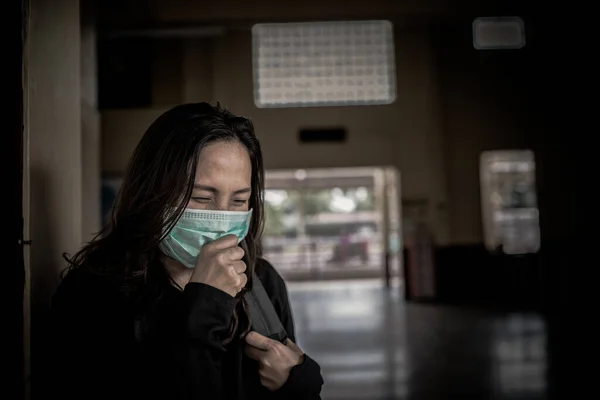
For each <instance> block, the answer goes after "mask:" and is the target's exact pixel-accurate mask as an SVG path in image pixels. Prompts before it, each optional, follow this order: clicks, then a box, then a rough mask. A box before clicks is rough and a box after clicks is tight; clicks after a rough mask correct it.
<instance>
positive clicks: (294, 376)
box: [256, 260, 323, 400]
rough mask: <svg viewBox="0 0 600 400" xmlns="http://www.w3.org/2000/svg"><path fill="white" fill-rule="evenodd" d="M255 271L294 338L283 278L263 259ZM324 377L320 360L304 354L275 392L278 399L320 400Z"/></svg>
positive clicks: (294, 340) (290, 311)
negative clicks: (299, 362) (302, 359)
mask: <svg viewBox="0 0 600 400" xmlns="http://www.w3.org/2000/svg"><path fill="white" fill-rule="evenodd" d="M256 274H257V275H258V277H259V279H260V281H261V282H262V284H263V286H264V287H265V291H266V292H267V294H268V295H269V298H270V299H271V302H272V303H273V307H274V308H275V311H276V312H277V314H278V315H279V319H280V320H281V323H282V324H283V326H284V327H285V330H286V331H287V334H288V337H289V338H290V339H291V340H292V341H293V342H296V333H295V330H294V318H293V315H292V309H291V307H290V301H289V296H288V292H287V287H286V285H285V282H284V281H283V279H282V278H281V276H280V275H279V273H277V271H276V270H275V269H274V268H273V266H272V265H271V264H270V263H268V262H267V261H266V260H261V262H260V263H259V264H258V265H257V268H256ZM322 386H323V377H322V376H321V367H320V366H319V364H318V363H317V362H316V361H315V360H313V359H312V358H310V357H309V356H308V355H306V354H305V355H304V361H303V362H302V363H301V364H300V365H297V366H295V367H294V368H292V370H291V371H290V376H289V377H288V380H287V381H286V382H285V384H284V385H283V386H282V387H281V389H279V390H278V391H276V392H275V394H276V397H275V398H277V399H296V400H320V399H321V396H320V393H321V388H322Z"/></svg>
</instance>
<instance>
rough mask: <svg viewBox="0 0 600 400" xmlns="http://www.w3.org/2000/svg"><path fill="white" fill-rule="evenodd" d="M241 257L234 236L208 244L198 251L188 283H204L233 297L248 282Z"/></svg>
mask: <svg viewBox="0 0 600 400" xmlns="http://www.w3.org/2000/svg"><path fill="white" fill-rule="evenodd" d="M243 257H244V250H243V249H242V248H241V247H239V246H238V238H237V236H235V235H227V236H224V237H222V238H220V239H217V240H215V241H213V242H210V243H208V244H206V245H204V247H202V249H201V250H200V254H199V255H198V259H197V260H196V268H194V272H193V273H192V277H191V278H190V282H199V283H204V284H206V285H210V286H212V287H215V288H217V289H220V290H222V291H224V292H225V293H227V294H229V295H230V296H232V297H235V296H236V295H237V294H238V293H239V292H240V291H241V290H242V289H243V288H244V286H246V282H247V281H248V277H247V276H246V274H245V273H244V272H245V271H246V264H245V263H244V261H242V258H243Z"/></svg>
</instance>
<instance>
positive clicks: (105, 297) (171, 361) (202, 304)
mask: <svg viewBox="0 0 600 400" xmlns="http://www.w3.org/2000/svg"><path fill="white" fill-rule="evenodd" d="M256 273H257V275H258V277H259V279H260V280H261V282H262V284H263V286H264V287H265V290H266V292H267V294H268V295H269V298H270V299H271V301H272V303H273V306H274V308H275V310H276V312H277V314H278V315H279V318H280V319H281V322H282V324H283V326H284V327H285V329H286V331H287V333H288V336H289V337H290V339H291V340H293V341H295V340H296V338H295V334H294V323H293V319H292V313H291V309H290V304H289V301H288V294H287V290H286V287H285V284H284V282H283V280H282V278H281V277H280V276H279V274H278V273H277V272H276V271H275V269H274V268H273V267H272V266H271V265H270V264H269V263H267V262H266V261H264V260H261V262H260V263H259V265H257V268H256ZM164 286H165V287H163V290H162V295H161V297H160V299H159V300H158V301H157V302H155V304H153V306H152V307H151V311H147V312H145V313H142V314H141V315H140V313H139V311H136V308H134V307H132V306H131V302H130V301H128V300H127V299H126V297H125V296H124V295H122V294H121V292H120V291H118V290H117V289H116V288H115V287H114V285H111V284H110V283H108V281H107V280H106V279H105V278H102V277H100V276H98V275H93V274H90V273H88V272H85V271H84V270H81V269H73V270H71V271H70V272H69V273H68V274H67V275H66V276H65V278H64V279H63V281H62V282H61V284H60V285H59V288H58V290H57V292H56V294H55V296H54V298H53V302H52V307H51V313H50V316H51V318H50V325H49V328H50V329H49V336H48V339H49V340H48V341H46V342H47V343H48V344H50V347H49V352H48V353H46V361H47V362H46V363H44V364H45V365H47V366H48V367H49V368H46V371H44V372H43V374H44V381H45V384H44V385H43V387H44V393H43V394H45V395H48V396H50V395H51V396H52V397H53V398H61V399H63V400H64V399H69V400H70V399H75V398H77V399H82V400H87V399H90V400H92V399H121V398H123V399H131V400H133V399H154V398H157V399H158V398H162V399H169V400H187V399H194V400H202V399H214V400H221V399H227V400H230V399H231V400H234V399H235V400H241V399H298V400H300V399H302V400H304V399H306V400H309V399H310V400H314V399H320V391H321V386H322V385H323V379H322V377H321V373H320V367H319V365H318V364H317V363H316V362H315V361H314V360H312V359H311V358H310V357H308V356H305V358H304V361H303V363H302V364H300V365H298V366H296V367H294V368H293V369H292V370H291V373H290V376H289V378H288V380H287V382H286V383H285V384H284V386H283V387H282V388H281V389H279V390H277V391H276V392H269V391H268V390H267V389H265V388H264V387H262V385H261V384H260V381H259V376H258V368H257V364H256V363H255V362H254V361H253V360H251V359H249V358H247V357H246V356H245V355H244V353H243V348H244V343H243V342H242V341H241V340H237V339H236V340H234V341H233V342H231V343H230V344H228V345H227V346H226V347H225V346H223V345H222V344H221V342H222V338H223V336H224V335H225V334H226V333H227V331H228V327H229V324H230V321H231V317H232V314H233V298H232V297H231V296H229V295H227V294H226V293H224V292H222V291H220V290H218V289H215V288H213V287H211V286H208V285H204V284H201V283H189V284H187V286H186V287H185V289H184V290H183V292H181V291H179V290H177V289H176V288H175V287H173V286H171V285H170V284H166V285H164ZM48 361H50V364H48ZM44 397H45V396H44ZM36 398H38V396H36Z"/></svg>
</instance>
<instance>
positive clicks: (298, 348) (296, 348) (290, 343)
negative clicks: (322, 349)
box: [285, 339, 300, 351]
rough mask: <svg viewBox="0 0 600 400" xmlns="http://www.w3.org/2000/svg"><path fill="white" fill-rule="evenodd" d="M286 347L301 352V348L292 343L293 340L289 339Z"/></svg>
mask: <svg viewBox="0 0 600 400" xmlns="http://www.w3.org/2000/svg"><path fill="white" fill-rule="evenodd" d="M285 345H286V346H287V347H289V348H290V349H292V350H295V351H300V347H298V345H297V344H296V343H294V342H293V341H292V339H287V340H286V342H285Z"/></svg>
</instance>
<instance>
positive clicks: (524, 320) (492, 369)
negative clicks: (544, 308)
mask: <svg viewBox="0 0 600 400" xmlns="http://www.w3.org/2000/svg"><path fill="white" fill-rule="evenodd" d="M288 288H289V292H290V298H291V301H292V307H293V312H294V317H295V320H296V336H297V338H298V342H299V344H300V346H301V347H302V348H303V349H304V350H305V351H306V352H307V354H310V355H311V356H312V357H313V358H315V359H316V360H317V361H318V362H319V363H320V364H321V367H322V370H323V371H322V372H323V377H324V379H325V382H326V384H325V386H324V388H323V395H322V397H323V399H324V400H338V399H339V400H341V399H344V400H359V399H360V400H384V399H419V400H424V399H435V400H437V399H494V400H496V399H498V400H500V399H528V400H529V399H536V400H537V399H545V398H546V394H545V386H546V385H545V374H546V360H545V331H544V324H543V321H542V320H541V318H539V317H538V316H536V315H531V314H502V313H496V314H490V312H486V311H477V310H469V309H465V308H454V307H444V306H430V305H419V304H405V303H404V301H403V298H402V296H401V293H402V292H401V287H399V285H398V284H396V285H394V286H393V287H392V288H391V289H389V290H388V289H386V288H385V287H384V286H383V283H382V282H381V281H380V280H367V281H346V282H343V281H339V282H317V283H315V282H310V283H295V282H294V283H289V284H288Z"/></svg>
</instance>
